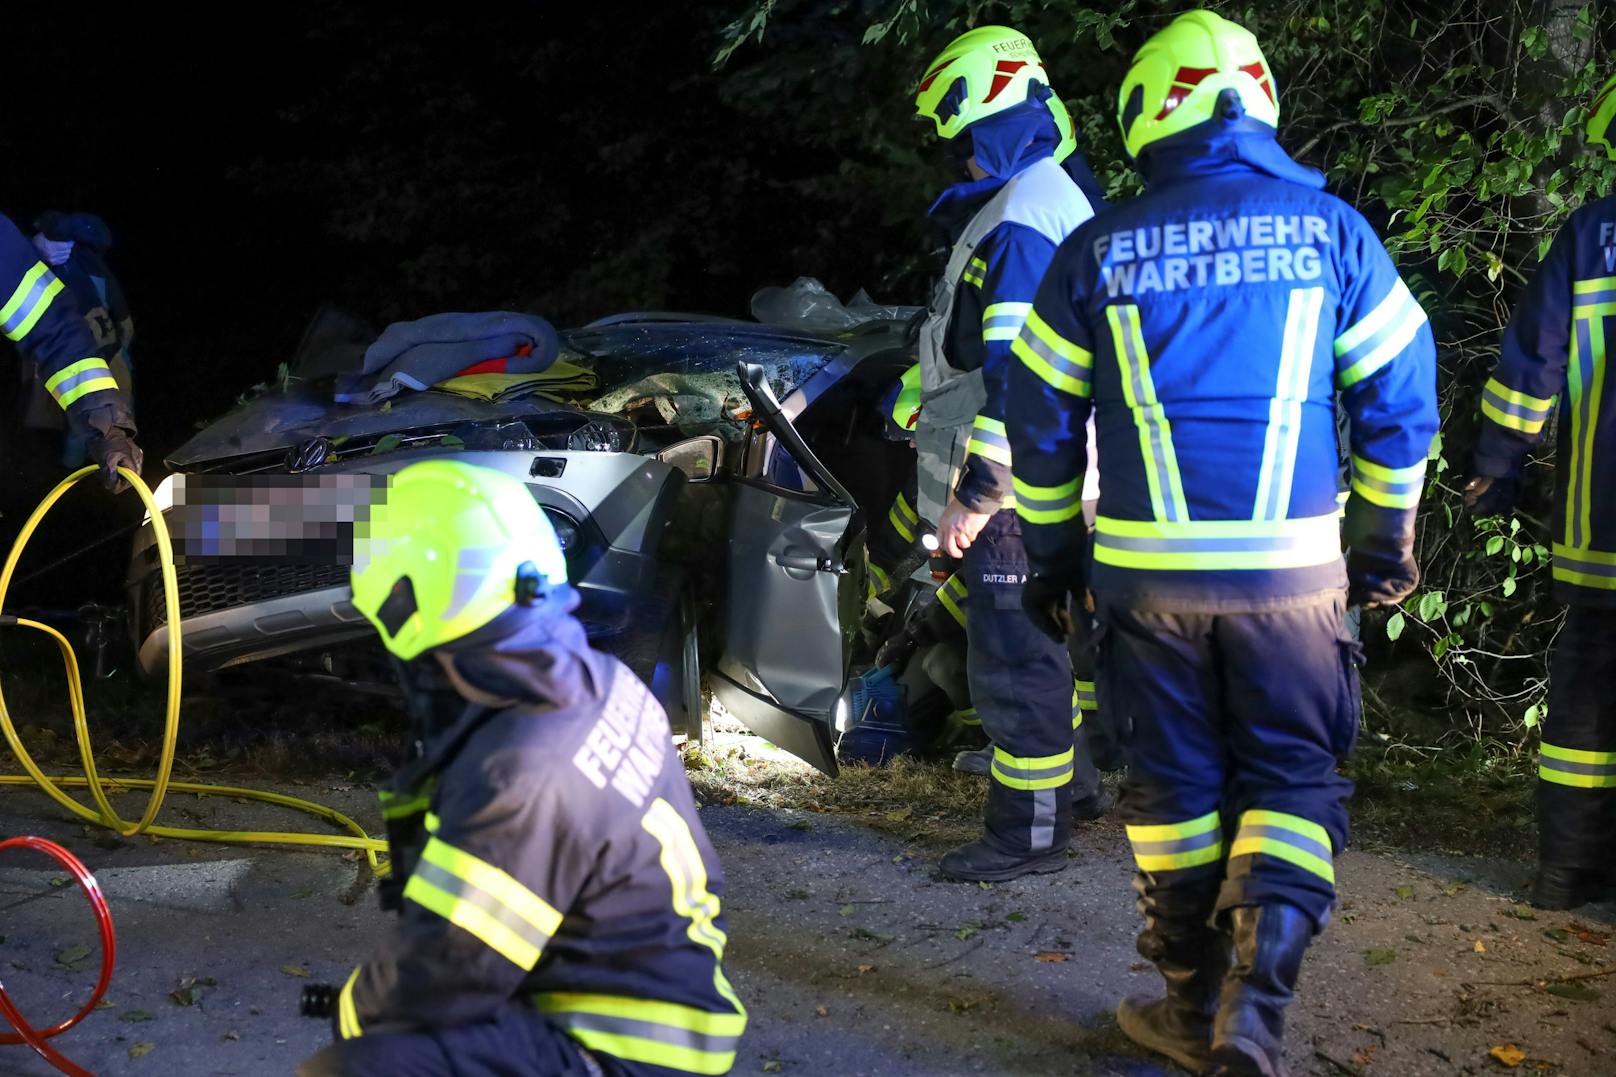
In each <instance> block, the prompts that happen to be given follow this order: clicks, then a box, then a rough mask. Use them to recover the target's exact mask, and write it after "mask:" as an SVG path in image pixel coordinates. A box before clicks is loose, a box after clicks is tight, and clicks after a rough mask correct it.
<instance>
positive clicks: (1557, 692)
mask: <svg viewBox="0 0 1616 1077" xmlns="http://www.w3.org/2000/svg"><path fill="white" fill-rule="evenodd" d="M1540 732H1541V734H1542V745H1541V747H1540V748H1539V755H1538V783H1537V820H1538V861H1539V863H1541V864H1543V865H1544V866H1549V867H1561V868H1571V869H1575V870H1578V871H1584V872H1603V871H1608V870H1610V850H1611V845H1610V836H1611V834H1612V832H1616V609H1604V608H1601V607H1597V606H1583V605H1574V606H1572V607H1571V609H1570V611H1569V613H1568V614H1567V616H1566V623H1565V628H1564V629H1562V630H1561V632H1560V638H1559V639H1558V640H1557V641H1556V642H1555V645H1554V659H1553V662H1552V664H1551V666H1550V668H1549V713H1548V717H1547V718H1545V719H1544V721H1543V728H1542V729H1541V730H1540Z"/></svg>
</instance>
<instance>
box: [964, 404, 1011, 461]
mask: <svg viewBox="0 0 1616 1077" xmlns="http://www.w3.org/2000/svg"><path fill="white" fill-rule="evenodd" d="M965 455H966V456H980V457H982V458H983V459H985V460H992V461H993V462H994V463H996V464H1003V465H1004V466H1005V467H1009V466H1010V438H1009V436H1008V435H1007V434H1006V433H1005V429H1004V423H1003V422H1001V421H999V420H998V419H989V418H987V417H986V416H983V415H978V416H977V417H976V421H975V422H973V423H972V424H971V440H970V441H968V442H966V443H965Z"/></svg>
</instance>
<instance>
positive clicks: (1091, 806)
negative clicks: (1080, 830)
mask: <svg viewBox="0 0 1616 1077" xmlns="http://www.w3.org/2000/svg"><path fill="white" fill-rule="evenodd" d="M1116 805H1117V798H1116V795H1115V794H1114V793H1112V792H1111V790H1109V789H1107V788H1105V786H1103V785H1102V786H1101V787H1100V788H1099V789H1098V790H1096V791H1095V793H1094V795H1093V796H1087V797H1084V798H1082V799H1081V800H1074V801H1072V819H1073V821H1075V822H1079V823H1092V822H1094V820H1096V819H1100V818H1103V817H1104V816H1105V813H1106V812H1108V811H1110V810H1111V809H1112V808H1114V807H1116Z"/></svg>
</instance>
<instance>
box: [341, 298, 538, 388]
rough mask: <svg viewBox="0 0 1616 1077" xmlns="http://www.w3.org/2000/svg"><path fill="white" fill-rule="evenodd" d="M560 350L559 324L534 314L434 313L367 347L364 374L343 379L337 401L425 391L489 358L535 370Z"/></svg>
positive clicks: (506, 367)
mask: <svg viewBox="0 0 1616 1077" xmlns="http://www.w3.org/2000/svg"><path fill="white" fill-rule="evenodd" d="M560 350H561V342H560V338H559V337H557V335H556V331H555V328H554V327H553V326H551V325H550V323H549V322H547V321H545V320H544V319H543V318H540V317H538V316H537V315H534V314H518V313H514V312H511V311H489V312H485V313H479V314H452V313H451V314H433V315H430V316H429V317H426V318H419V319H417V320H415V321H413V322H394V323H393V324H392V325H389V326H388V327H387V328H386V329H385V330H383V331H382V335H381V336H379V337H377V338H376V340H375V342H374V343H372V344H371V345H370V347H369V348H367V349H366V350H365V360H364V366H363V369H362V370H361V372H360V373H359V374H358V375H357V376H356V377H351V378H344V379H339V381H338V384H337V392H336V400H337V402H338V403H339V404H352V403H362V404H372V405H374V404H379V403H381V402H382V401H383V400H386V399H387V398H389V397H391V396H394V395H396V394H397V393H398V392H400V391H401V390H403V389H413V390H421V389H425V388H426V387H427V386H429V385H435V384H437V383H438V382H441V381H445V380H447V379H449V378H452V377H454V376H455V375H457V374H459V373H460V372H461V371H463V370H466V369H467V368H468V367H478V366H481V368H482V369H484V370H486V369H488V367H487V365H486V364H487V363H488V361H489V360H503V363H502V364H501V372H504V373H512V374H535V373H538V372H540V371H542V370H545V369H547V368H548V367H549V366H550V364H552V363H553V362H555V359H556V356H557V354H559V352H560Z"/></svg>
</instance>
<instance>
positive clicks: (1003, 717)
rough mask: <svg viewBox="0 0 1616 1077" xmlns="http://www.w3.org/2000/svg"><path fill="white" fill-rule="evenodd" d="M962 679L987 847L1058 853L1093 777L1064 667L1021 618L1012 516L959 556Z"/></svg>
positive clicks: (1020, 567)
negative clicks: (976, 733)
mask: <svg viewBox="0 0 1616 1077" xmlns="http://www.w3.org/2000/svg"><path fill="white" fill-rule="evenodd" d="M960 571H961V573H963V575H964V578H965V580H966V588H967V593H966V596H965V631H966V636H967V640H968V643H967V648H968V654H967V658H966V670H967V675H968V678H969V681H970V688H971V702H972V703H973V704H974V705H975V707H976V714H977V717H978V718H979V719H980V720H981V722H982V731H983V732H984V733H986V734H987V735H988V737H989V738H990V739H991V740H992V741H993V764H992V768H991V770H990V771H989V777H990V780H989V782H988V799H987V807H986V810H985V812H984V820H983V822H984V829H985V838H986V840H987V842H988V844H989V845H991V846H993V847H994V848H996V849H998V850H999V851H1000V852H1004V853H1009V854H1011V855H1013V856H1027V855H1034V854H1039V853H1047V852H1049V851H1050V850H1052V849H1056V848H1064V847H1065V845H1066V842H1067V840H1068V839H1069V838H1070V836H1071V828H1072V798H1073V796H1074V795H1075V796H1077V797H1088V796H1092V795H1094V793H1095V792H1096V791H1097V790H1098V789H1099V775H1098V773H1097V772H1096V771H1095V769H1094V761H1093V760H1092V759H1091V758H1089V756H1088V753H1087V752H1086V751H1081V750H1080V747H1081V744H1082V740H1083V738H1081V737H1078V736H1075V735H1074V727H1076V728H1078V729H1080V728H1081V727H1080V723H1081V719H1082V713H1083V711H1082V707H1081V703H1082V697H1081V695H1080V694H1079V693H1078V692H1076V691H1074V687H1073V678H1072V660H1071V657H1070V656H1069V655H1068V654H1067V651H1066V647H1065V646H1064V645H1063V644H1060V643H1056V642H1055V641H1054V640H1052V639H1050V638H1049V637H1048V636H1046V635H1044V634H1043V633H1042V632H1040V631H1039V630H1038V628H1037V627H1036V626H1035V625H1034V624H1033V622H1032V619H1031V618H1030V617H1028V616H1027V613H1026V611H1025V610H1023V609H1022V608H1021V592H1022V589H1023V587H1024V586H1025V585H1026V580H1027V573H1028V571H1029V569H1028V566H1027V550H1026V547H1025V546H1023V545H1022V542H1021V521H1020V520H1018V519H1017V518H1016V514H1015V512H1014V510H1006V511H1002V512H999V513H997V514H995V515H994V517H993V518H992V519H991V520H989V521H988V524H987V526H986V527H984V528H983V529H982V532H981V534H979V535H978V536H977V538H976V541H975V542H974V543H972V545H971V547H970V549H968V550H966V552H965V562H964V564H963V565H962V566H961V569H960Z"/></svg>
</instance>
